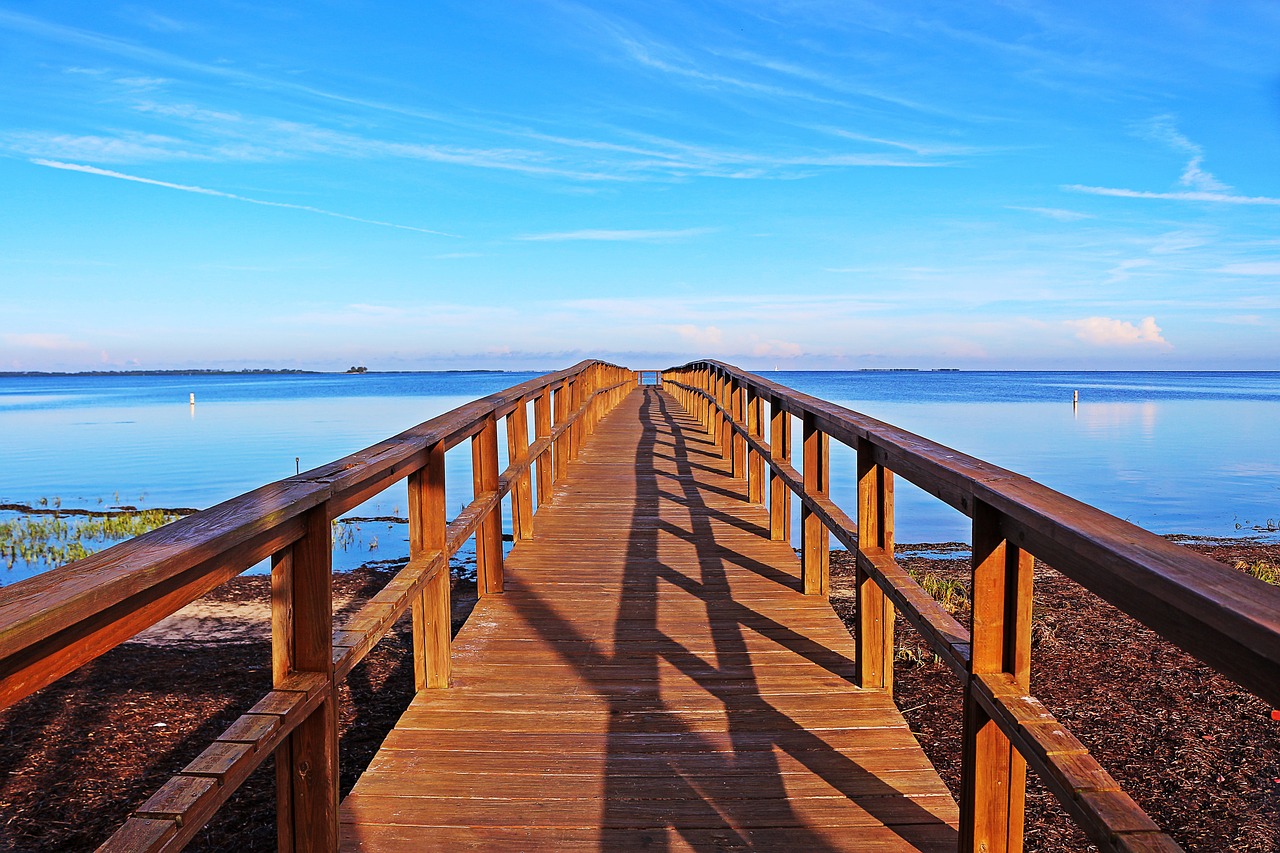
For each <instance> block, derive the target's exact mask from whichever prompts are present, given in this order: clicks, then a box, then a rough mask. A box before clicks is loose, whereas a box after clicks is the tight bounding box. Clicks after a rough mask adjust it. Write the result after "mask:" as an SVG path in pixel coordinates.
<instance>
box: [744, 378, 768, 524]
mask: <svg viewBox="0 0 1280 853" xmlns="http://www.w3.org/2000/svg"><path fill="white" fill-rule="evenodd" d="M763 420H764V406H763V404H762V402H761V400H760V395H759V394H757V393H756V392H755V391H753V390H751V389H747V432H749V433H750V434H751V437H752V438H753V439H755V440H756V441H763V440H764V427H763V425H762V423H761V422H762V421H763ZM764 471H765V464H764V456H763V455H762V454H761V453H760V452H758V451H756V450H754V449H751V448H748V449H747V500H748V501H749V502H750V503H753V504H756V505H758V506H763V505H764V491H765V490H764V482H765V477H764Z"/></svg>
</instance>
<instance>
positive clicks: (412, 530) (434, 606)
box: [409, 442, 453, 690]
mask: <svg viewBox="0 0 1280 853" xmlns="http://www.w3.org/2000/svg"><path fill="white" fill-rule="evenodd" d="M445 536H446V533H445V503H444V445H443V444H442V443H439V442H437V443H436V444H433V445H431V446H430V447H428V448H427V464H426V465H424V466H422V467H421V468H419V469H418V470H417V471H414V472H413V473H412V474H410V475H409V556H410V558H423V557H427V556H428V555H430V554H432V553H435V552H441V553H443V551H444V548H445ZM443 562H444V565H443V566H441V567H440V570H439V571H437V572H436V574H435V575H434V576H433V577H432V578H431V580H429V581H427V583H426V585H425V586H424V587H423V588H422V592H420V593H419V594H418V595H416V596H414V599H413V683H414V687H415V688H416V689H418V690H426V689H428V688H435V687H448V686H449V674H450V672H451V671H452V668H453V667H452V662H451V654H450V647H449V638H450V634H451V630H450V629H451V627H452V625H451V621H450V616H451V613H452V611H451V609H450V605H449V587H450V580H451V578H450V572H449V559H448V557H445V558H444V559H443Z"/></svg>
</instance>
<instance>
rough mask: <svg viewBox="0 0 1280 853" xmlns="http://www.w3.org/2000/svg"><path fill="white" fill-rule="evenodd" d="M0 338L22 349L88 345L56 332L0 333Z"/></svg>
mask: <svg viewBox="0 0 1280 853" xmlns="http://www.w3.org/2000/svg"><path fill="white" fill-rule="evenodd" d="M0 338H3V339H4V342H5V344H6V345H8V346H11V347H20V348H22V349H38V350H82V349H86V348H87V347H88V344H85V343H83V342H81V341H77V340H73V339H72V338H70V337H68V336H67V335H63V334H56V333H41V332H25V333H18V334H5V335H0Z"/></svg>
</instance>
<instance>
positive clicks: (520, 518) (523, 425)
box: [507, 400, 533, 539]
mask: <svg viewBox="0 0 1280 853" xmlns="http://www.w3.org/2000/svg"><path fill="white" fill-rule="evenodd" d="M527 404H528V403H527V401H526V400H521V401H520V402H519V403H518V404H517V405H516V407H515V408H514V409H512V410H511V414H509V415H507V459H508V460H509V461H510V462H511V463H512V464H514V463H516V462H520V461H523V460H524V459H525V458H526V457H527V456H528V455H529V413H528V408H527ZM531 480H532V478H531V476H530V471H529V469H528V468H526V469H525V471H524V473H523V474H520V475H519V476H518V477H516V481H515V482H514V483H512V484H511V527H512V530H513V531H514V533H515V538H516V539H532V538H533V483H532V482H531Z"/></svg>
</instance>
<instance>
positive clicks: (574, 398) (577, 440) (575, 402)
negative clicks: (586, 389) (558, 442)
mask: <svg viewBox="0 0 1280 853" xmlns="http://www.w3.org/2000/svg"><path fill="white" fill-rule="evenodd" d="M582 399H583V397H582V374H578V375H577V376H575V377H574V378H573V379H570V380H569V417H571V418H573V419H574V420H573V423H571V424H570V425H569V459H570V460H573V459H577V458H578V453H579V451H581V450H582V418H579V417H577V414H578V409H580V408H582Z"/></svg>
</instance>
